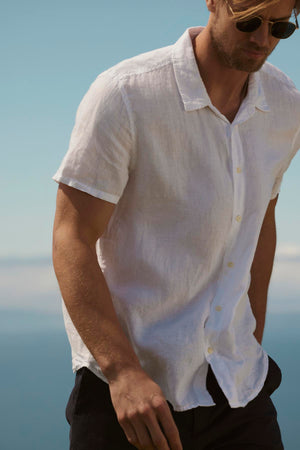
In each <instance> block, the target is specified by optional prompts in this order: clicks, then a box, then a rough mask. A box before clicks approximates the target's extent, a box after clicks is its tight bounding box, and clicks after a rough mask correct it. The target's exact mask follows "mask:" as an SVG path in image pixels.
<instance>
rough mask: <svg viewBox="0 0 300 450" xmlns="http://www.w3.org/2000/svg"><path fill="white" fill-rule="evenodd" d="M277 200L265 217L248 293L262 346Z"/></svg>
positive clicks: (273, 246)
mask: <svg viewBox="0 0 300 450" xmlns="http://www.w3.org/2000/svg"><path fill="white" fill-rule="evenodd" d="M277 199H278V196H277V197H276V198H275V199H273V200H271V201H270V203H269V206H268V208H267V211H266V214H265V217H264V221H263V224H262V227H261V230H260V235H259V239H258V243H257V247H256V251H255V255H254V259H253V263H252V266H251V284H250V287H249V291H248V294H249V299H250V303H251V308H252V311H253V314H254V317H255V319H256V330H255V332H254V336H255V337H256V339H257V341H258V342H259V343H260V344H261V343H262V338H263V332H264V327H265V319H266V310H267V297H268V288H269V283H270V279H271V274H272V269H273V263H274V256H275V249H276V224H275V206H276V203H277Z"/></svg>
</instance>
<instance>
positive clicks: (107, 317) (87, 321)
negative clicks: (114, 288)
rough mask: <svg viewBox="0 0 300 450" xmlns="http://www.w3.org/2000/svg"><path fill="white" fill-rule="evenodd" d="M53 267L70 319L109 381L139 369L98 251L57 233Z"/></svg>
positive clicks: (75, 238)
mask: <svg viewBox="0 0 300 450" xmlns="http://www.w3.org/2000/svg"><path fill="white" fill-rule="evenodd" d="M53 265H54V269H55V273H56V276H57V280H58V283H59V286H60V290H61V293H62V297H63V299H64V302H65V305H66V308H67V310H68V312H69V314H70V317H71V319H72V321H73V323H74V325H75V327H76V329H77V331H78V332H79V334H80V336H81V338H82V340H83V342H84V343H85V345H86V346H87V348H88V349H89V350H90V352H91V353H92V355H93V356H94V358H95V359H96V361H97V363H98V364H99V366H100V367H101V370H102V371H103V373H104V375H105V376H106V378H107V379H108V381H110V380H111V379H113V378H114V377H116V376H117V375H118V374H119V373H120V372H121V371H123V370H125V369H126V368H135V367H136V368H137V369H140V368H141V367H140V364H139V361H138V358H137V356H136V354H135V352H134V350H133V348H132V345H131V343H130V342H129V340H128V339H127V337H126V335H125V333H124V331H123V330H122V328H121V325H120V323H119V321H118V318H117V315H116V312H115V309H114V306H113V302H112V299H111V295H110V292H109V289H108V286H107V283H106V281H105V278H104V276H103V273H102V271H101V269H100V267H99V264H98V261H97V256H96V252H95V250H94V249H93V248H91V247H90V246H89V245H88V244H87V243H84V242H83V241H82V240H81V239H79V238H77V237H74V236H67V233H65V232H64V233H59V232H57V233H56V236H55V239H54V243H53Z"/></svg>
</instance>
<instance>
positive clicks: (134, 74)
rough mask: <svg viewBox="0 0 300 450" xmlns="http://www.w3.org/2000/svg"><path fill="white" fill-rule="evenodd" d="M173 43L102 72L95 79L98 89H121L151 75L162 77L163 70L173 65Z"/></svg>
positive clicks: (95, 86)
mask: <svg viewBox="0 0 300 450" xmlns="http://www.w3.org/2000/svg"><path fill="white" fill-rule="evenodd" d="M172 47H173V46H172V45H170V46H167V47H163V48H159V49H156V50H152V51H149V52H146V53H142V54H140V55H137V56H134V57H132V58H128V59H125V60H123V61H121V62H119V63H118V64H116V65H114V66H112V67H110V68H109V69H107V70H105V71H104V72H102V73H100V74H99V75H98V77H97V78H96V80H95V81H94V83H93V85H94V89H95V90H96V91H102V90H103V88H104V90H109V91H111V90H112V91H114V90H115V89H118V90H119V89H120V88H122V87H123V86H124V85H125V86H126V85H127V84H131V85H132V84H133V83H134V81H133V80H144V79H145V80H147V79H148V78H149V76H150V77H151V78H152V79H153V77H154V78H155V77H157V78H161V77H162V72H164V71H166V70H168V67H169V66H171V65H172Z"/></svg>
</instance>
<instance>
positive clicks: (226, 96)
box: [193, 28, 249, 121]
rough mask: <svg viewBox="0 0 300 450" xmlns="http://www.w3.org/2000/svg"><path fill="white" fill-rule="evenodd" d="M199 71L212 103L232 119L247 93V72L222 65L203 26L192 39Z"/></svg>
mask: <svg viewBox="0 0 300 450" xmlns="http://www.w3.org/2000/svg"><path fill="white" fill-rule="evenodd" d="M193 46H194V53H195V57H196V61H197V64H198V68H199V72H200V75H201V78H202V80H203V83H204V85H205V87H206V90H207V93H208V95H209V97H210V100H211V102H212V104H213V105H214V106H215V107H216V108H217V109H218V110H219V111H220V112H221V113H223V114H224V115H225V116H227V118H228V119H229V120H230V121H232V120H233V119H234V117H235V115H236V113H237V111H238V109H239V107H240V105H241V103H242V101H243V99H244V98H245V96H246V93H247V82H248V77H249V74H248V73H247V72H242V71H239V70H235V69H232V68H229V67H226V66H224V64H223V62H222V61H220V59H219V57H218V55H217V54H216V52H215V50H214V48H213V46H212V44H211V40H210V36H209V32H208V30H207V28H205V29H204V30H203V31H202V32H201V33H199V34H198V35H197V36H196V38H195V39H194V41H193Z"/></svg>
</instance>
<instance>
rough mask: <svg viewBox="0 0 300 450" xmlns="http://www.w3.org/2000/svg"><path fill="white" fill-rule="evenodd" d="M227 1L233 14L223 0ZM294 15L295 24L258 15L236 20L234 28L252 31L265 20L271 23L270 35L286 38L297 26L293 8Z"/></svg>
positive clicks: (247, 31) (244, 31)
mask: <svg viewBox="0 0 300 450" xmlns="http://www.w3.org/2000/svg"><path fill="white" fill-rule="evenodd" d="M225 1H226V3H227V6H228V8H229V9H230V12H231V14H233V15H234V11H233V9H232V7H231V6H230V4H229V3H228V1H227V0H225ZM294 15H295V21H296V24H294V23H293V22H281V21H280V20H279V21H277V20H266V19H263V18H262V17H260V16H256V17H252V18H250V19H248V20H238V21H236V23H235V25H236V28H237V29H238V30H239V31H242V32H243V33H252V32H253V31H256V30H258V28H259V27H260V26H261V24H262V23H263V22H267V23H269V24H271V29H270V31H271V35H272V36H274V37H275V38H277V39H287V38H289V37H290V36H291V35H292V34H293V33H294V31H295V30H296V29H298V28H299V24H298V20H297V13H296V9H294Z"/></svg>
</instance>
